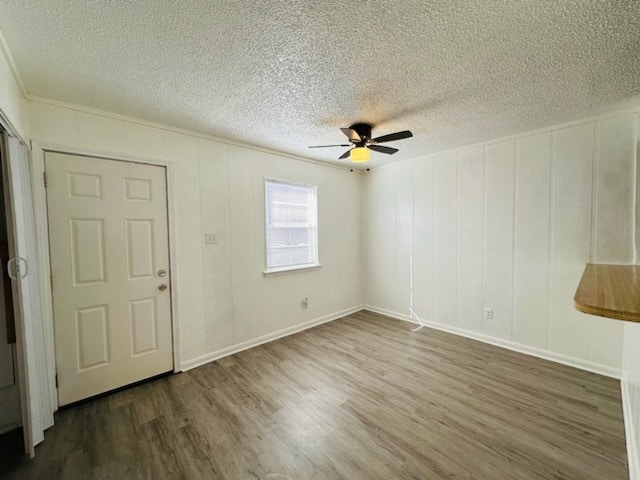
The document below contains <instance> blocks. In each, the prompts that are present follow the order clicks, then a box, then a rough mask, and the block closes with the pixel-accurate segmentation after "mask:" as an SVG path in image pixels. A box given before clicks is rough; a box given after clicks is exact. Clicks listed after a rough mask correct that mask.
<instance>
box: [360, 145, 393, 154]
mask: <svg viewBox="0 0 640 480" xmlns="http://www.w3.org/2000/svg"><path fill="white" fill-rule="evenodd" d="M367 148H369V149H371V150H373V151H374V152H380V153H386V154H388V155H392V154H394V153H396V152H397V151H398V149H397V148H391V147H385V146H383V145H367Z"/></svg>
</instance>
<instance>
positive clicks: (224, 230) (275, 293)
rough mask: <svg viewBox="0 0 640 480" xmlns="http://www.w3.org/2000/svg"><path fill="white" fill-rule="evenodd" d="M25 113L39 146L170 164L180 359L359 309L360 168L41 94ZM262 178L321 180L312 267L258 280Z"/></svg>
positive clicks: (203, 357)
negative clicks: (316, 261)
mask: <svg viewBox="0 0 640 480" xmlns="http://www.w3.org/2000/svg"><path fill="white" fill-rule="evenodd" d="M29 120H30V127H31V135H32V138H33V140H34V142H37V143H39V144H48V145H54V144H55V145H58V146H60V147H62V149H72V150H80V151H84V152H87V153H99V154H104V155H113V156H116V157H122V158H151V159H160V160H164V161H166V162H167V163H168V164H169V165H170V166H171V169H170V170H171V171H172V172H173V176H172V177H171V176H170V179H169V181H170V183H171V187H172V202H171V203H172V205H173V209H172V208H171V207H170V214H171V213H173V219H174V230H175V254H176V258H175V264H176V265H177V271H174V272H173V287H174V288H176V289H177V299H178V300H177V305H176V306H175V307H176V309H177V313H178V319H179V342H180V358H181V364H182V367H184V368H190V367H193V366H195V365H198V364H200V363H202V362H205V361H208V360H210V359H213V358H216V357H218V356H220V355H223V354H225V353H229V352H231V351H234V350H235V349H237V348H242V347H245V346H248V345H250V344H252V343H254V342H256V341H259V340H264V339H266V338H269V336H273V335H277V334H278V333H285V332H288V331H291V330H294V329H296V328H300V327H302V326H305V325H307V322H313V321H316V320H317V321H321V320H323V319H328V318H332V317H334V316H340V315H341V314H344V313H345V312H349V311H353V310H354V309H359V308H360V306H361V304H362V286H361V272H360V252H359V245H360V178H359V175H358V174H356V173H351V172H349V171H348V170H345V169H338V168H335V167H331V166H322V165H318V164H314V163H310V162H305V161H300V160H295V159H292V158H289V157H285V156H280V155H277V154H273V153H267V152H265V151H260V150H255V149H249V148H244V147H241V146H235V145H231V144H225V143H221V142H219V141H215V140H212V139H207V138H203V137H201V136H197V135H195V134H194V135H191V134H187V133H179V132H176V131H173V130H170V129H165V128H162V127H160V126H154V125H151V124H148V123H145V122H138V121H136V120H134V119H127V118H124V117H119V116H112V115H109V114H106V113H100V112H95V111H92V112H89V111H85V110H84V109H82V108H75V107H68V106H61V105H59V104H57V105H53V104H49V103H45V102H41V101H32V102H30V104H29ZM265 177H268V178H275V179H282V180H287V181H292V182H301V183H307V184H314V185H317V186H318V210H319V212H318V213H319V249H320V262H321V264H322V267H321V268H320V269H318V270H314V271H309V272H300V273H295V274H290V275H281V276H273V277H264V275H263V273H262V272H263V270H264V267H265V261H264V258H265V245H264V185H263V182H264V178H265ZM205 232H215V233H217V234H218V242H219V243H218V244H217V245H205V244H204V233H205ZM303 297H308V298H309V307H308V308H307V309H303V308H302V305H301V301H302V298H303Z"/></svg>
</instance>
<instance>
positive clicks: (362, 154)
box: [349, 147, 369, 163]
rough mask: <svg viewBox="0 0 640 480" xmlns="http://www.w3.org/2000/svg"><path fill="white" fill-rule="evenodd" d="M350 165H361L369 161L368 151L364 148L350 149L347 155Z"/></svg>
mask: <svg viewBox="0 0 640 480" xmlns="http://www.w3.org/2000/svg"><path fill="white" fill-rule="evenodd" d="M349 156H350V158H351V162H352V163H363V162H368V161H369V149H368V148H365V147H357V148H353V149H351V154H350V155H349Z"/></svg>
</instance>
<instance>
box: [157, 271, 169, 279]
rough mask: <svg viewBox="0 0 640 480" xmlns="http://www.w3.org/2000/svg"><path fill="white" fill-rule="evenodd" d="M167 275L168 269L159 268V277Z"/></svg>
mask: <svg viewBox="0 0 640 480" xmlns="http://www.w3.org/2000/svg"><path fill="white" fill-rule="evenodd" d="M166 275H167V271H166V270H158V276H159V277H164V276H166Z"/></svg>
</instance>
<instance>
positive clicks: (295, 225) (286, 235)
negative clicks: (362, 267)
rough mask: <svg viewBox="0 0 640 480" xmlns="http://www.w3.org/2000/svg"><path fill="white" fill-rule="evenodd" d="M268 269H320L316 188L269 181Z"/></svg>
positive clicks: (266, 186)
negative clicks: (318, 267)
mask: <svg viewBox="0 0 640 480" xmlns="http://www.w3.org/2000/svg"><path fill="white" fill-rule="evenodd" d="M265 197H266V198H265V200H266V201H265V205H266V212H265V213H266V227H267V232H266V234H267V270H266V273H269V272H279V271H285V270H295V269H300V268H307V267H315V266H318V207H317V194H316V187H313V186H308V185H295V184H292V183H284V182H277V181H275V180H265Z"/></svg>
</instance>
